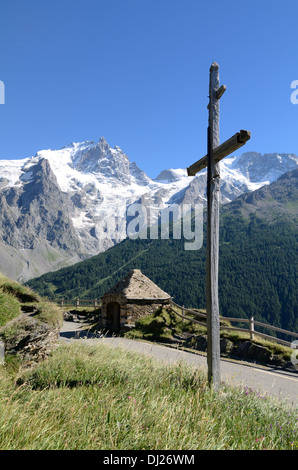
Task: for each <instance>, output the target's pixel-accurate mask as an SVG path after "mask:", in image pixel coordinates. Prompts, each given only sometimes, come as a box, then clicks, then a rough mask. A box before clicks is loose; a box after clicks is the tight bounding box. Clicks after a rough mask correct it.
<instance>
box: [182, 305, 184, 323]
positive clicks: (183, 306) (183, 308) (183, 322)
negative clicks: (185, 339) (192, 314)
mask: <svg viewBox="0 0 298 470" xmlns="http://www.w3.org/2000/svg"><path fill="white" fill-rule="evenodd" d="M182 316H183V319H182V323H184V305H183V307H182Z"/></svg>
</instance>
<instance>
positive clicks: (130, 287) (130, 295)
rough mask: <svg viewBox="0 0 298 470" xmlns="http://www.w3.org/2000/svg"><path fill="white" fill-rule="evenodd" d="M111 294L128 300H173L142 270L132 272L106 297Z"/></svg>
mask: <svg viewBox="0 0 298 470" xmlns="http://www.w3.org/2000/svg"><path fill="white" fill-rule="evenodd" d="M110 294H113V295H122V296H124V297H125V298H126V299H128V300H141V299H147V300H155V299H159V300H167V299H170V298H171V296H170V295H169V294H167V293H166V292H164V291H163V290H161V289H160V288H159V287H158V286H157V285H156V284H154V282H152V281H151V280H150V279H149V278H148V277H147V276H145V275H144V274H143V273H142V272H141V270H140V269H133V270H132V271H130V272H129V273H128V275H127V276H125V278H124V279H122V280H121V281H120V282H118V284H116V285H115V286H114V287H112V288H111V289H110V290H108V291H107V292H106V293H105V294H104V296H105V295H110ZM104 296H103V297H104Z"/></svg>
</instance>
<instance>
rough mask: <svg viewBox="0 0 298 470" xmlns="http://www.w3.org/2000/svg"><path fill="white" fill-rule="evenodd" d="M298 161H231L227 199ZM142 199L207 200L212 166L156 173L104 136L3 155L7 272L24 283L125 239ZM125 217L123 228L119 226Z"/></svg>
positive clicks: (282, 157) (252, 156)
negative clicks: (132, 210)
mask: <svg viewBox="0 0 298 470" xmlns="http://www.w3.org/2000/svg"><path fill="white" fill-rule="evenodd" d="M185 163H187V162H185ZM297 163H298V157H297V156H296V155H293V154H270V155H261V154H258V153H255V152H251V153H245V154H243V155H240V156H237V157H231V158H227V159H225V160H224V161H223V162H221V180H222V182H221V203H226V202H230V201H232V200H234V199H235V198H236V197H238V196H239V195H241V194H243V193H245V192H250V191H252V190H255V189H258V188H260V187H262V186H264V185H267V184H268V183H270V182H272V181H274V180H276V179H277V177H278V176H280V175H281V174H283V173H284V172H285V171H287V170H288V169H292V168H297ZM136 202H139V203H142V204H143V205H145V206H146V207H151V206H155V207H158V209H159V210H163V209H165V208H167V207H169V206H170V205H171V204H197V203H200V204H203V205H205V204H206V171H205V172H202V173H200V174H198V175H197V176H196V177H188V176H187V173H186V170H185V169H168V170H164V171H162V172H161V173H160V175H159V176H157V178H155V179H152V178H150V177H148V176H147V175H146V174H145V172H144V171H142V170H141V169H140V168H138V166H137V164H136V163H134V162H130V160H129V158H128V157H127V155H126V154H125V153H124V152H123V151H122V150H121V149H120V148H119V147H117V146H116V147H114V148H111V147H110V146H109V145H108V143H107V142H106V141H105V139H104V138H103V137H102V138H101V139H100V140H99V141H98V142H89V141H88V142H81V143H72V144H70V145H68V146H66V147H63V148H62V149H60V150H42V151H40V152H38V153H37V154H36V155H35V156H34V157H31V158H28V159H24V160H14V161H9V160H8V161H5V160H2V161H0V209H1V212H0V214H1V215H0V254H2V255H3V256H2V264H1V270H2V272H4V273H5V274H6V275H9V277H11V278H13V279H17V280H22V281H25V280H27V279H29V278H32V277H35V276H38V275H40V274H42V273H45V272H47V271H51V270H56V269H59V268H60V267H62V266H66V265H69V264H73V263H75V262H77V261H79V260H82V259H86V258H89V257H90V256H93V255H96V254H98V253H100V252H103V251H105V250H106V249H107V248H109V247H111V246H113V245H115V244H117V243H119V242H120V241H121V240H123V239H124V238H125V237H126V233H125V222H127V220H126V210H127V207H129V206H130V205H131V204H133V203H136ZM119 220H120V221H124V233H123V232H121V231H119V230H117V227H118V226H119Z"/></svg>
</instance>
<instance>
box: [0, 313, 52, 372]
mask: <svg viewBox="0 0 298 470" xmlns="http://www.w3.org/2000/svg"><path fill="white" fill-rule="evenodd" d="M0 334H1V337H2V340H3V342H4V347H5V354H6V355H8V356H19V357H20V358H21V359H22V363H23V365H24V366H29V365H31V364H34V363H37V362H39V361H42V360H44V359H46V358H47V357H48V356H49V354H50V353H51V352H52V350H53V349H54V348H56V346H57V344H58V339H59V334H60V329H59V328H55V327H52V326H50V325H48V324H47V323H44V322H41V321H39V320H36V319H34V318H32V317H30V316H28V315H21V316H19V317H17V318H16V319H14V320H12V321H11V322H9V323H8V324H7V325H6V326H5V328H3V329H2V330H1V332H0Z"/></svg>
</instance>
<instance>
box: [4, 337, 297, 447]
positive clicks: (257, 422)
mask: <svg viewBox="0 0 298 470" xmlns="http://www.w3.org/2000/svg"><path fill="white" fill-rule="evenodd" d="M0 380H1V389H0V449H1V450H4V449H12V450H15V449H45V450H50V449H101V450H124V449H126V450H137V449H144V450H147V449H149V450H161V449H162V450H174V449H175V450H211V449H212V450H213V449H237V450H244V449H249V450H252V449H268V450H271V449H272V450H273V449H275V450H284V449H285V450H290V449H294V450H297V449H298V440H297V436H296V434H297V433H296V431H297V414H296V413H295V411H294V410H290V409H287V408H285V407H282V406H281V405H280V404H278V403H277V402H275V401H274V400H272V399H269V398H266V397H262V396H259V395H258V394H257V393H255V392H254V391H253V390H251V389H248V388H239V389H232V388H230V387H229V386H228V385H227V384H223V385H222V387H221V389H220V390H219V391H218V392H214V391H213V390H210V389H209V388H208V387H207V384H206V376H205V374H204V373H203V371H201V370H194V369H190V368H187V367H186V366H183V368H182V366H181V365H177V366H172V367H169V366H165V365H162V364H160V363H157V362H154V360H152V359H149V358H145V357H144V356H141V355H138V354H136V353H132V352H126V351H122V350H121V349H118V348H117V349H112V348H109V347H108V346H105V345H99V346H92V347H90V346H89V347H87V346H84V345H82V344H80V343H79V344H73V345H65V346H64V345H63V346H62V345H61V346H60V347H59V348H58V349H57V350H56V351H55V352H54V353H53V354H52V356H51V357H50V358H49V359H48V360H46V361H44V362H42V363H40V364H39V365H38V366H37V367H35V368H34V369H31V370H28V371H23V372H18V374H17V375H16V373H13V372H10V371H9V370H7V368H4V367H0Z"/></svg>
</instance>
